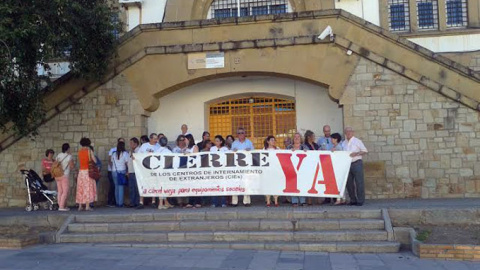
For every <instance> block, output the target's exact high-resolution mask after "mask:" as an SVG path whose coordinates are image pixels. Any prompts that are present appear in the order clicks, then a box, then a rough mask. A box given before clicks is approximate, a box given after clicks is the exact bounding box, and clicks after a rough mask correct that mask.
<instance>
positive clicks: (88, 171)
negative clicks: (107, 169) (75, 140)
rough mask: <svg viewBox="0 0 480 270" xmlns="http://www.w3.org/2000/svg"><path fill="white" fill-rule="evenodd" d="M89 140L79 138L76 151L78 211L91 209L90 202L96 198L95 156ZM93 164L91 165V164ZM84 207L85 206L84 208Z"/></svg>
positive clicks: (96, 171)
mask: <svg viewBox="0 0 480 270" xmlns="http://www.w3.org/2000/svg"><path fill="white" fill-rule="evenodd" d="M91 144H92V143H91V141H90V139H88V138H82V139H81V140H80V146H81V147H82V148H81V149H80V150H79V151H78V160H79V162H80V170H79V171H78V177H77V196H76V202H77V203H78V211H82V210H84V209H85V210H86V211H92V210H93V209H92V208H91V207H90V203H93V202H94V201H96V200H97V186H96V184H95V177H98V176H99V171H98V168H97V167H96V165H95V163H96V158H95V156H94V155H93V152H92V150H90V145H91ZM91 164H93V166H91ZM84 207H85V208H84Z"/></svg>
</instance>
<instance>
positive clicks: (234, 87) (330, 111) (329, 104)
mask: <svg viewBox="0 0 480 270" xmlns="http://www.w3.org/2000/svg"><path fill="white" fill-rule="evenodd" d="M242 93H267V95H268V93H275V94H280V95H285V96H290V97H294V98H295V100H296V109H297V129H298V130H299V131H300V132H301V133H304V132H305V131H306V130H307V129H311V130H312V131H314V132H315V134H317V136H319V135H322V134H323V133H322V127H323V125H325V124H330V126H331V127H332V131H334V132H337V131H338V132H341V131H342V130H343V110H342V109H341V108H339V107H338V104H337V103H336V102H334V101H332V100H331V99H330V98H329V96H328V93H327V90H326V89H325V88H322V87H319V86H316V85H312V84H309V83H305V82H300V81H294V80H290V79H281V78H271V77H245V78H241V77H238V78H237V77H235V78H228V79H218V80H213V81H208V82H203V83H199V84H196V85H192V86H189V87H186V88H183V89H180V90H178V91H176V92H174V93H172V94H169V95H167V96H165V97H162V98H161V99H160V107H159V108H158V110H157V111H155V112H153V113H152V114H151V116H150V118H149V119H148V132H149V133H151V132H157V133H158V132H162V133H164V134H165V135H166V136H167V137H168V139H169V140H170V141H173V140H174V138H175V137H176V136H177V135H178V134H180V126H181V125H182V124H184V123H185V124H187V125H188V127H189V131H190V132H191V133H192V134H193V135H194V137H195V138H196V139H200V138H201V134H202V132H203V131H204V130H208V114H207V110H206V108H208V102H209V101H211V100H213V99H217V98H221V97H224V96H230V95H237V94H242ZM247 96H248V95H247ZM212 135H213V134H212Z"/></svg>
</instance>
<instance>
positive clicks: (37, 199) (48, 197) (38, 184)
mask: <svg viewBox="0 0 480 270" xmlns="http://www.w3.org/2000/svg"><path fill="white" fill-rule="evenodd" d="M20 171H21V173H22V175H23V178H24V180H25V185H26V186H27V192H28V204H27V206H26V207H25V210H26V211H28V212H30V211H32V210H34V211H37V210H38V209H39V208H40V204H43V206H44V208H45V209H50V210H58V203H57V192H56V191H52V190H48V188H47V187H46V186H45V185H44V184H43V180H42V178H40V176H38V174H37V173H36V172H35V171H34V170H20Z"/></svg>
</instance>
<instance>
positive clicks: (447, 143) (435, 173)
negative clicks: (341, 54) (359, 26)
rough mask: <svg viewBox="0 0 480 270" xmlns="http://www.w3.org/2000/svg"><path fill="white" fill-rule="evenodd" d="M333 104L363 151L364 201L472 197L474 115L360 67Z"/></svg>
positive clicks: (477, 127) (479, 138)
mask: <svg viewBox="0 0 480 270" xmlns="http://www.w3.org/2000/svg"><path fill="white" fill-rule="evenodd" d="M340 102H341V103H343V104H344V117H345V126H352V127H353V128H354V129H355V130H356V135H357V137H359V138H361V139H362V140H363V141H364V143H365V144H366V147H367V148H368V149H369V154H368V155H367V156H366V161H368V162H367V163H366V175H367V180H366V192H367V196H368V197H369V198H403V197H421V198H438V197H447V198H448V197H480V162H479V161H480V160H479V154H478V153H480V122H479V120H480V113H479V112H478V111H474V110H472V109H469V108H467V107H465V106H463V105H461V104H459V103H457V102H455V101H453V100H451V99H447V98H446V97H444V96H442V95H440V94H438V93H436V92H434V91H432V90H430V89H427V88H426V87H424V86H422V85H419V84H417V83H415V82H413V81H410V80H408V79H406V78H404V77H402V76H400V75H398V74H396V73H394V72H392V71H390V70H387V69H385V68H383V67H381V66H379V65H377V64H375V63H373V62H369V61H367V60H365V59H362V60H361V61H360V62H359V64H358V65H357V67H356V69H355V72H354V73H353V75H352V76H351V78H350V81H349V83H348V84H347V89H346V91H345V93H344V96H343V97H342V99H341V100H340Z"/></svg>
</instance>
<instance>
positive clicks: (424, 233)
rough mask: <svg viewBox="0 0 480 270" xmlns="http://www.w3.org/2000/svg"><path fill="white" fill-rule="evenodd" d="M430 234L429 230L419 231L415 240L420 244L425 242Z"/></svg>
mask: <svg viewBox="0 0 480 270" xmlns="http://www.w3.org/2000/svg"><path fill="white" fill-rule="evenodd" d="M431 233H432V231H431V230H421V231H420V232H418V234H417V240H418V241H420V242H425V241H426V240H427V239H428V237H429V236H430V234H431Z"/></svg>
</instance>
